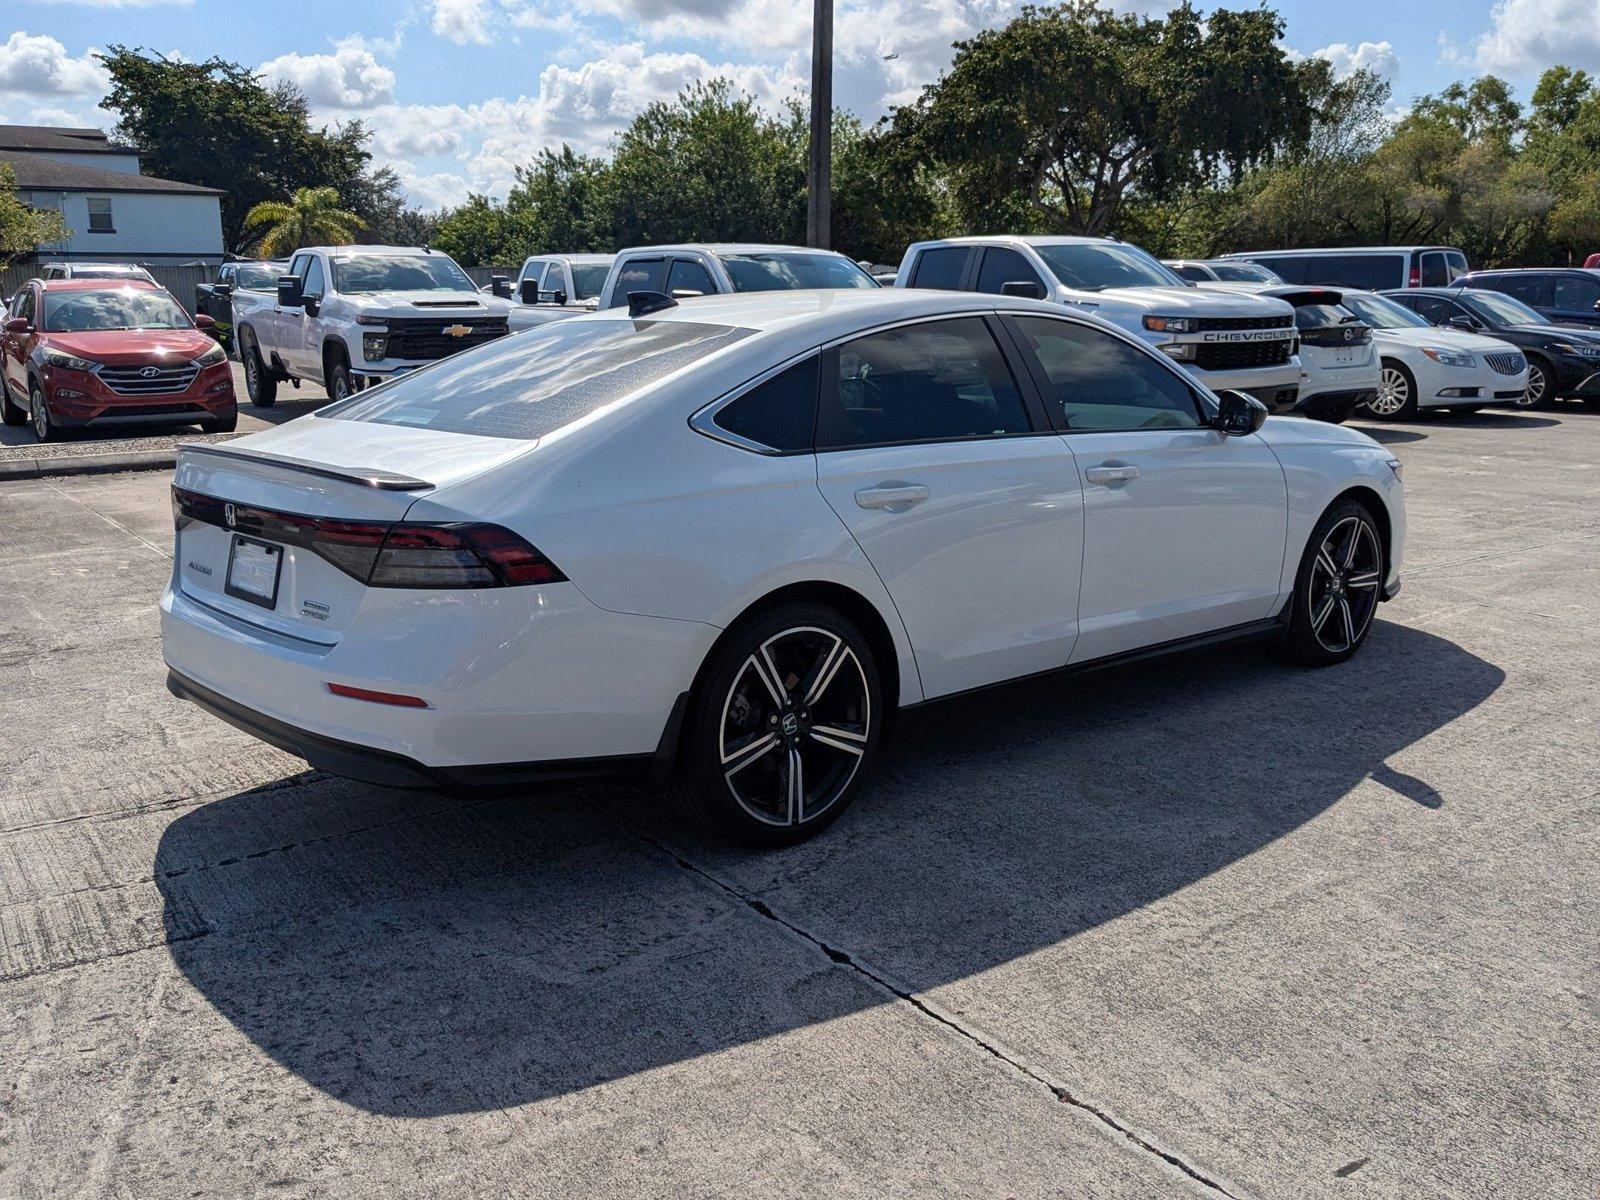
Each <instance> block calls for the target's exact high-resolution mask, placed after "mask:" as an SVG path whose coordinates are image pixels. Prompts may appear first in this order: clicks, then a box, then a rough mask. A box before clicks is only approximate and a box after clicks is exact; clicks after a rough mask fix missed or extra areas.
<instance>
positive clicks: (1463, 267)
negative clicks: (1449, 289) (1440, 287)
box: [1444, 250, 1467, 283]
mask: <svg viewBox="0 0 1600 1200" xmlns="http://www.w3.org/2000/svg"><path fill="white" fill-rule="evenodd" d="M1444 261H1445V266H1446V267H1448V268H1449V271H1450V282H1451V283H1454V282H1455V281H1456V280H1457V279H1458V278H1459V277H1460V276H1462V275H1465V274H1466V273H1467V256H1466V255H1465V254H1463V253H1461V251H1459V250H1446V251H1445V252H1444Z"/></svg>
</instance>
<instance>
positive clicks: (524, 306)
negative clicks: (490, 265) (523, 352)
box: [494, 254, 616, 332]
mask: <svg viewBox="0 0 1600 1200" xmlns="http://www.w3.org/2000/svg"><path fill="white" fill-rule="evenodd" d="M615 258H616V255H614V254H534V255H530V256H529V257H528V258H526V259H524V260H523V263H522V270H520V271H518V272H517V278H516V281H515V282H514V283H507V282H505V279H504V276H499V275H497V276H495V289H496V290H495V292H494V294H495V295H497V296H501V297H503V298H504V299H507V300H511V301H514V302H515V307H514V308H512V310H511V329H512V331H513V332H515V331H516V330H519V329H531V328H532V327H533V326H535V325H543V324H545V323H546V322H549V321H559V320H560V319H561V318H562V317H575V316H577V315H578V314H579V313H586V312H593V311H594V310H595V309H596V308H597V307H599V303H600V289H601V288H603V287H604V286H605V283H606V276H607V274H609V272H610V270H611V263H612V261H613V260H614V259H615ZM502 289H503V290H502Z"/></svg>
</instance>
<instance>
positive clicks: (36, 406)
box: [28, 380, 61, 442]
mask: <svg viewBox="0 0 1600 1200" xmlns="http://www.w3.org/2000/svg"><path fill="white" fill-rule="evenodd" d="M28 417H29V420H30V422H31V423H32V425H33V436H34V437H36V438H38V439H39V441H41V442H59V441H60V440H61V430H60V429H59V428H57V426H56V423H55V422H54V421H52V420H51V419H50V401H48V400H46V399H45V395H44V389H43V388H42V387H40V386H39V381H38V380H34V381H33V386H32V387H31V389H30V390H29V393H28Z"/></svg>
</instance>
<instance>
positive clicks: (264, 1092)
mask: <svg viewBox="0 0 1600 1200" xmlns="http://www.w3.org/2000/svg"><path fill="white" fill-rule="evenodd" d="M291 395H293V394H292V393H291ZM246 411H248V410H246ZM1363 427H1364V428H1367V429H1369V431H1371V432H1373V433H1374V435H1375V436H1378V437H1379V438H1380V439H1381V440H1383V441H1384V442H1385V443H1386V444H1388V445H1389V446H1390V447H1391V448H1392V449H1393V451H1394V453H1395V454H1396V455H1397V456H1398V457H1399V458H1400V459H1402V461H1403V462H1404V464H1405V481H1406V484H1407V491H1408V505H1409V510H1410V523H1411V528H1410V537H1409V545H1408V552H1407V563H1406V571H1405V586H1404V590H1403V592H1402V593H1401V595H1400V597H1399V598H1398V599H1397V600H1396V601H1395V602H1394V603H1392V604H1389V605H1386V606H1385V607H1384V608H1383V610H1382V611H1381V613H1380V621H1379V624H1378V627H1377V628H1376V630H1375V632H1374V634H1373V636H1372V639H1371V642H1370V644H1369V645H1368V646H1367V647H1366V648H1365V649H1364V650H1363V652H1362V653H1361V654H1359V655H1358V656H1357V657H1356V658H1355V659H1354V660H1352V661H1351V662H1349V663H1346V664H1344V665H1343V666H1340V667H1337V668H1333V669H1330V670H1326V671H1321V672H1307V671H1297V670H1293V669H1289V668H1285V667H1282V666H1279V665H1276V664H1274V663H1273V662H1271V661H1269V660H1268V659H1267V658H1265V656H1263V655H1261V654H1260V653H1258V652H1257V651H1256V650H1254V649H1251V648H1248V647H1246V648H1243V649H1238V648H1235V649H1229V650H1213V651H1207V652H1204V653H1200V654H1196V655H1193V656H1190V657H1186V658H1182V659H1178V660H1173V661H1167V662H1163V663H1159V664H1154V665H1149V666H1143V667H1128V668H1123V669H1120V670H1116V671H1108V672H1104V673H1100V674H1095V675H1087V676H1079V677H1076V678H1073V679H1070V680H1065V681H1049V680H1046V681H1040V682H1030V683H1025V684H1019V685H1015V686H1010V687H1007V688H1004V689H1000V690H995V691H991V692H987V693H983V694H981V695H978V696H976V697H973V698H968V699H963V700H958V701H951V702H947V703H943V704H939V705H934V706H930V707H928V708H927V709H924V710H921V711H919V712H918V713H916V714H915V715H914V716H913V717H909V718H908V719H907V720H906V721H905V722H904V723H903V724H902V725H901V727H900V728H899V730H898V731H897V733H896V734H895V736H894V738H893V739H892V741H891V742H890V743H889V745H888V746H887V748H886V752H885V755H884V758H883V761H882V763H881V769H880V772H879V774H878V777H877V780H876V782H875V783H874V785H873V786H871V788H870V789H869V790H868V792H867V793H866V794H865V795H864V796H863V797H862V798H861V800H860V802H858V803H857V804H856V806H855V807H854V808H853V809H852V810H851V811H850V812H849V813H847V814H846V816H845V817H844V818H843V819H842V820H841V821H840V822H839V823H838V824H837V825H836V826H835V827H834V828H833V829H832V830H831V831H829V832H828V833H827V834H825V835H824V836H822V837H821V838H819V839H817V840H815V841H812V842H809V843H806V844H804V845H801V846H798V847H794V848H792V849H788V850H783V851H779V852H775V853H765V854H757V853H753V852H748V851H741V850H735V849H730V848H727V847H724V846H719V845H716V844H712V843H708V842H706V841H703V840H700V839H698V838H696V837H694V836H691V835H689V834H687V833H685V832H684V830H683V829H682V828H680V826H679V825H677V824H676V823H675V822H674V820H673V818H672V817H671V815H670V814H669V813H668V812H665V811H663V810H662V808H661V805H660V802H659V800H658V798H657V797H655V796H653V795H651V794H649V793H647V792H644V791H642V790H635V789H631V788H626V787H621V786H613V785H605V786H602V785H595V784H589V785H582V786H576V785H575V786H571V787H567V788H564V789H559V790H554V791H550V792H547V793H543V794H540V795H537V796H527V795H469V796H445V795H439V794H430V793H417V792H398V791H385V790H382V789H377V788H372V787H368V786H365V785H360V784H354V783H349V782H345V781H342V780H338V779H334V778H331V777H328V776H325V775H322V774H320V773H317V772H312V771H308V770H307V769H306V768H305V767H304V764H301V763H298V762H297V761H296V760H294V759H291V758H289V757H288V756H286V755H284V754H282V753H279V752H278V751H276V750H273V749H271V748H269V747H267V746H265V745H263V744H261V743H259V742H256V741H254V740H253V739H251V738H250V737H248V736H246V735H244V734H242V733H240V732H238V731H236V730H234V729H232V728H231V727H228V726H226V725H223V724H221V723H220V722H218V721H216V720H214V719H212V718H210V717H208V716H206V715H204V714H203V713H201V712H200V711H199V710H198V709H196V708H194V707H193V706H191V705H187V704H183V703H180V702H178V701H176V700H174V699H172V698H171V697H170V696H169V695H168V694H167V692H166V690H165V688H164V685H163V680H164V676H165V668H164V667H163V665H162V661H161V647H160V640H159V636H158V624H157V612H156V601H157V598H158V596H159V594H160V591H161V588H162V586H163V584H164V582H165V580H166V576H167V573H168V571H169V569H170V560H169V557H168V555H169V552H170V548H171V537H172V533H171V516H170V511H169V507H168V497H167V484H168V481H169V474H168V473H167V472H159V471H153V472H145V473H138V474H122V475H102V476H89V477H81V478H62V479H38V480H29V481H26V482H11V483H0V551H3V552H0V595H4V596H5V597H6V604H5V605H4V607H3V608H0V666H3V679H4V683H5V686H4V688H3V689H0V714H3V721H0V728H3V729H4V731H5V732H4V735H3V736H4V742H5V745H6V747H7V750H6V754H5V756H4V758H5V762H6V765H7V768H8V769H7V771H6V773H5V775H4V777H3V778H0V980H3V981H4V982H3V983H0V995H3V996H4V1001H5V1002H4V1004H3V1005H0V1063H4V1064H5V1070H4V1072H3V1073H0V1195H4V1196H21V1197H57V1196H68V1195H76V1196H124V1195H127V1196H142V1195H157V1194H159V1195H172V1194H178V1193H180V1192H181V1193H183V1194H187V1195H195V1196H238V1195H243V1194H258V1193H266V1192H274V1191H275V1192H278V1193H281V1194H288V1195H301V1194H322V1195H333V1196H383V1195H394V1194H407V1195H425V1196H441V1197H442V1196H462V1195H497V1194H519V1195H539V1196H550V1195H568V1194H570V1195H581V1196H609V1195H630V1196H631V1195H659V1196H692V1195H719V1196H721V1195H727V1196H779V1195H782V1196H791V1195H793V1196H828V1197H840V1196H916V1195H923V1194H930V1193H940V1194H952V1195H971V1196H992V1197H1022V1196H1096V1197H1124V1196H1126V1197H1144V1196H1164V1195H1184V1194H1191V1195H1196V1196H1217V1195H1232V1196H1241V1197H1242V1196H1262V1197H1265V1196H1279V1197H1295V1198H1300V1197H1317V1196H1337V1195H1361V1196H1394V1197H1407V1198H1415V1197H1425V1196H1488V1195H1493V1196H1519V1197H1520V1196H1529V1197H1531V1196H1538V1197H1589V1196H1593V1195H1595V1194H1596V1193H1597V1191H1600V1140H1597V1139H1596V1137H1595V1114H1596V1112H1597V1111H1600V1021H1597V1019H1596V1016H1597V1010H1596V999H1595V997H1596V995H1597V990H1600V969H1597V967H1600V957H1597V954H1596V947H1597V946H1600V899H1597V894H1596V887H1595V882H1596V879H1597V866H1596V863H1597V852H1600V822H1597V819H1596V818H1597V816H1600V752H1597V750H1596V729H1597V722H1596V717H1595V710H1596V707H1597V703H1600V684H1597V682H1596V680H1597V679H1600V644H1597V641H1596V638H1595V635H1594V620H1595V610H1596V600H1597V598H1600V414H1593V413H1586V412H1584V411H1582V410H1580V409H1578V408H1577V407H1576V406H1563V407H1561V408H1559V409H1556V410H1552V411H1549V412H1539V413H1509V412H1508V413H1498V414H1497V413H1494V412H1485V413H1482V414H1480V415H1478V416H1475V417H1464V418H1459V419H1451V418H1434V419H1429V420H1426V421H1421V422H1418V423H1415V424H1406V425H1391V426H1381V427H1378V426H1370V425H1369V426H1363Z"/></svg>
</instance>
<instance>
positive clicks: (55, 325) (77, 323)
mask: <svg viewBox="0 0 1600 1200" xmlns="http://www.w3.org/2000/svg"><path fill="white" fill-rule="evenodd" d="M190 327H191V323H190V321H189V317H188V315H187V314H186V313H185V312H184V311H183V309H181V308H179V307H178V302H177V301H176V300H174V299H173V298H172V297H171V296H169V295H167V293H166V292H158V291H156V290H154V289H153V288H107V289H106V290H105V291H103V292H101V291H95V292H76V291H74V292H46V293H45V294H44V330H45V332H46V333H91V332H94V331H97V330H109V329H188V328H190Z"/></svg>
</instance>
